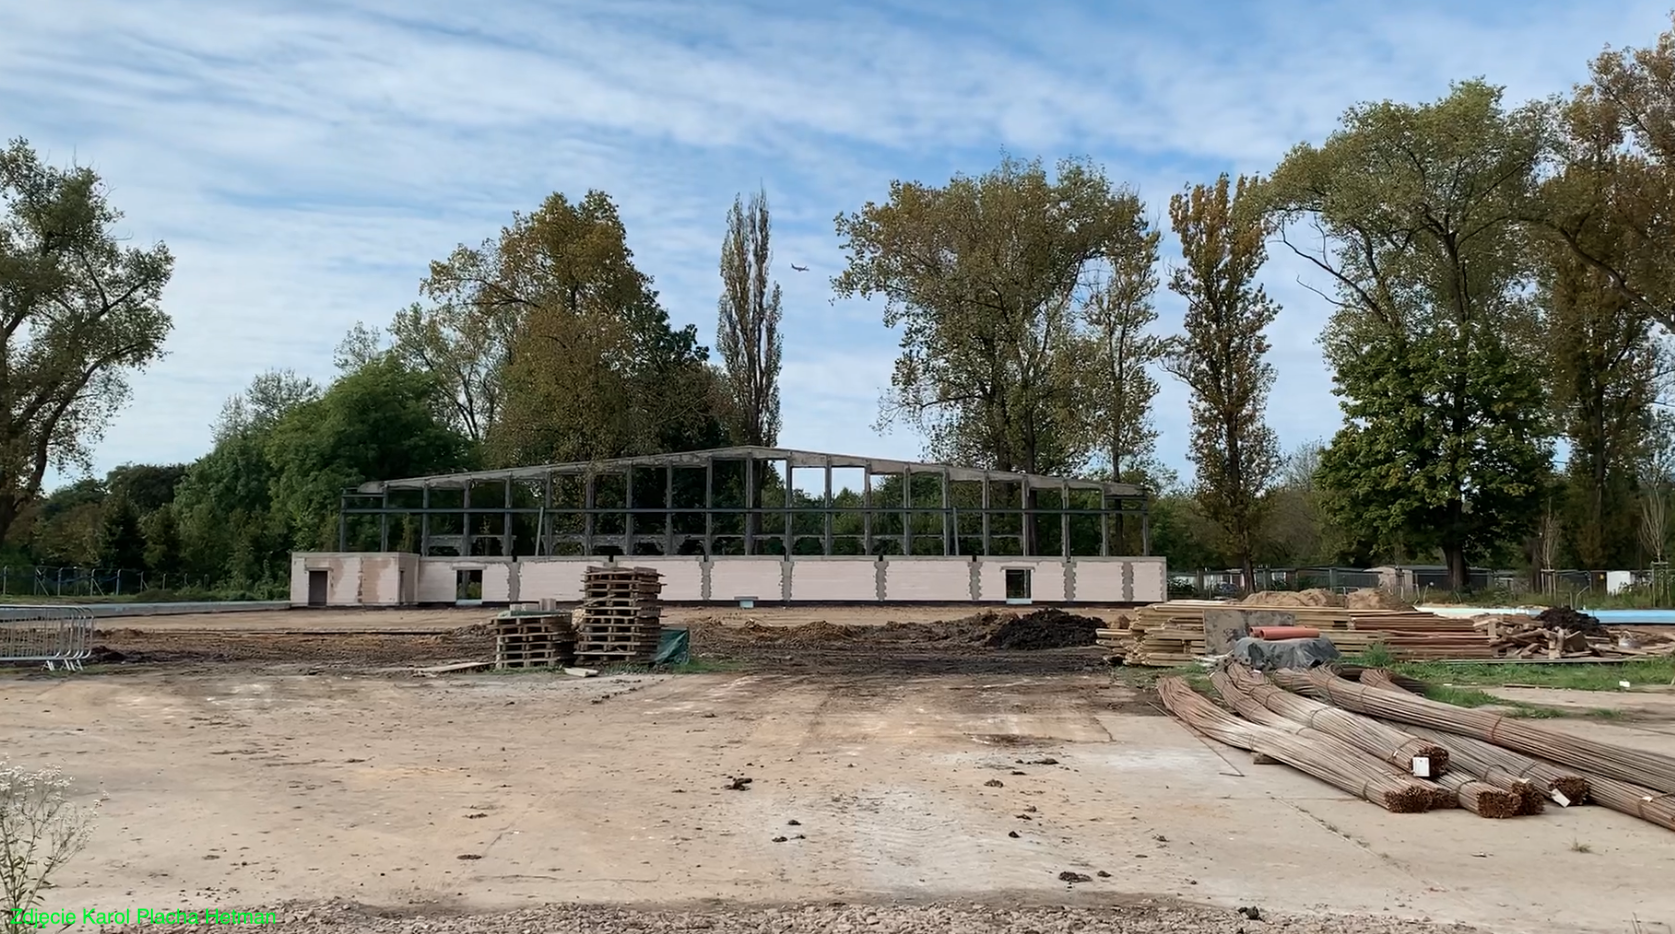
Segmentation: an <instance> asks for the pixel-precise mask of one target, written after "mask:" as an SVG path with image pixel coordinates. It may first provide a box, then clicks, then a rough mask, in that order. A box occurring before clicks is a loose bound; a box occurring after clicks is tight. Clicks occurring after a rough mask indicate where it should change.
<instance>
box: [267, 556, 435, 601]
mask: <svg viewBox="0 0 1675 934" xmlns="http://www.w3.org/2000/svg"><path fill="white" fill-rule="evenodd" d="M315 571H323V572H325V574H326V605H327V606H403V605H410V604H413V603H416V602H418V598H419V593H418V587H417V585H418V576H419V575H418V556H417V555H412V554H403V553H398V552H391V553H381V554H368V553H365V552H317V553H311V554H295V555H292V556H291V603H292V604H293V605H295V606H307V605H308V580H309V575H310V573H311V572H315ZM450 599H452V597H451V595H450Z"/></svg>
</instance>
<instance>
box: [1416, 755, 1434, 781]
mask: <svg viewBox="0 0 1675 934" xmlns="http://www.w3.org/2000/svg"><path fill="white" fill-rule="evenodd" d="M1413 774H1414V777H1416V778H1430V777H1431V759H1430V757H1429V756H1414V757H1413Z"/></svg>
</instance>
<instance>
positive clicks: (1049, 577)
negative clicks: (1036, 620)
mask: <svg viewBox="0 0 1675 934" xmlns="http://www.w3.org/2000/svg"><path fill="white" fill-rule="evenodd" d="M1008 568H1022V569H1024V570H1026V571H1029V572H1030V574H1029V599H1030V601H1031V602H1033V603H1058V602H1061V601H1063V600H1064V599H1065V596H1064V592H1065V591H1064V572H1065V564H1064V560H1063V559H1062V558H978V559H977V582H978V587H979V588H980V592H979V599H982V600H985V601H988V600H998V601H1004V600H1005V599H1006V571H1007V569H1008ZM1076 596H1077V598H1078V599H1080V598H1081V596H1082V594H1081V591H1080V590H1078V591H1077V592H1076Z"/></svg>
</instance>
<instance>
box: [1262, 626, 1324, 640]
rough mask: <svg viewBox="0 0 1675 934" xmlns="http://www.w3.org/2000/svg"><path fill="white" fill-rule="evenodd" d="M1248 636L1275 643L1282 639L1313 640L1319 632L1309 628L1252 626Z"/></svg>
mask: <svg viewBox="0 0 1675 934" xmlns="http://www.w3.org/2000/svg"><path fill="white" fill-rule="evenodd" d="M1250 634H1251V635H1253V636H1255V637H1256V638H1258V639H1266V640H1268V641H1270V642H1277V641H1280V640H1283V639H1313V638H1315V637H1317V636H1319V635H1320V630H1318V629H1314V628H1312V627H1309V626H1253V627H1251V630H1250Z"/></svg>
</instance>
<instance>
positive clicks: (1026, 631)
mask: <svg viewBox="0 0 1675 934" xmlns="http://www.w3.org/2000/svg"><path fill="white" fill-rule="evenodd" d="M1104 627H1105V624H1104V623H1102V622H1100V621H1099V620H1097V619H1094V618H1093V617H1091V616H1076V615H1075V614H1072V613H1066V612H1064V611H1063V610H1055V609H1051V608H1048V609H1043V610H1036V611H1035V612H1034V613H1031V614H1029V615H1028V616H1019V617H1016V618H1013V619H1009V620H1006V621H1005V622H1003V623H1001V624H1000V626H999V627H997V628H996V629H995V630H994V631H993V632H991V633H989V636H988V638H987V639H985V640H983V644H984V645H987V646H989V647H991V648H996V649H1013V650H1029V649H1067V648H1071V647H1072V646H1078V645H1093V644H1094V642H1095V641H1097V639H1098V632H1097V631H1098V630H1100V629H1103V628H1104Z"/></svg>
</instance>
